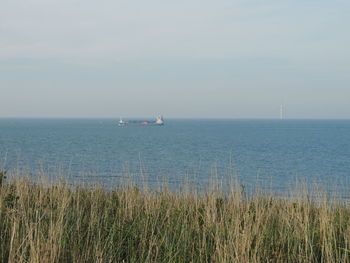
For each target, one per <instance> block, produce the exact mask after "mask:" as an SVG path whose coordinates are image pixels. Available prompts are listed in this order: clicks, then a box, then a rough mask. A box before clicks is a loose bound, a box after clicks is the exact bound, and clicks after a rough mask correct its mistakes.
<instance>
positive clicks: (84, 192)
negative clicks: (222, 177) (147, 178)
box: [0, 174, 350, 263]
mask: <svg viewBox="0 0 350 263" xmlns="http://www.w3.org/2000/svg"><path fill="white" fill-rule="evenodd" d="M3 176H4V174H3ZM0 182H1V183H0V262H16V263H17V262H41V263H45V262H50V263H51V262H84V263H85V262H350V209H349V208H350V207H349V206H347V205H346V204H342V203H339V202H333V201H330V200H329V199H328V198H326V196H324V197H325V198H321V199H318V200H317V201H313V200H311V199H310V198H309V197H308V193H306V192H304V191H301V192H300V193H298V194H295V195H294V197H293V198H282V197H274V196H273V195H267V194H262V193H261V194H257V195H252V196H249V197H244V196H243V194H244V193H242V190H241V188H239V187H236V186H235V185H234V184H233V186H232V188H231V191H230V193H226V194H225V195H223V194H222V193H220V192H219V191H215V190H209V191H206V192H205V193H195V192H192V191H186V190H184V191H182V192H180V193H174V192H171V191H167V190H166V189H163V190H162V191H158V192H156V191H151V190H147V189H146V190H142V189H139V188H137V187H134V186H129V187H123V188H120V189H117V190H114V191H111V190H105V189H102V188H99V187H92V188H88V187H79V186H77V187H69V186H68V185H66V184H65V183H55V184H53V185H46V186H45V185H44V184H38V183H36V184H34V183H32V182H30V181H29V180H26V179H15V180H11V181H8V182H6V181H4V180H3V178H2V177H1V180H0ZM213 189H215V188H213Z"/></svg>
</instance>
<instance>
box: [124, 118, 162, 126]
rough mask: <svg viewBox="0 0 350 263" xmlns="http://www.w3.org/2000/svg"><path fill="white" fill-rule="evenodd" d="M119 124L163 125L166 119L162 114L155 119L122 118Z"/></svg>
mask: <svg viewBox="0 0 350 263" xmlns="http://www.w3.org/2000/svg"><path fill="white" fill-rule="evenodd" d="M118 125H119V126H162V125H164V119H163V116H162V115H159V116H157V117H156V119H155V120H151V121H149V120H127V121H124V120H123V119H122V118H120V120H119V122H118Z"/></svg>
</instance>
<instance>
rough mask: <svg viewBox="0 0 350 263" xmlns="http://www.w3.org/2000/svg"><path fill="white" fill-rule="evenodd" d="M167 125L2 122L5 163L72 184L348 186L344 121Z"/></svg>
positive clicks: (349, 133) (0, 152)
mask: <svg viewBox="0 0 350 263" xmlns="http://www.w3.org/2000/svg"><path fill="white" fill-rule="evenodd" d="M166 121H167V122H166V125H165V126H164V127H118V126H117V125H116V123H117V120H112V119H0V157H1V159H2V160H4V161H3V164H2V166H3V167H5V168H7V169H11V168H14V167H18V166H20V167H27V168H28V169H30V170H32V171H37V169H38V168H39V167H40V166H41V167H42V168H44V169H45V170H47V171H50V170H55V169H58V167H60V168H62V169H63V170H65V169H67V170H70V171H71V173H72V178H74V179H75V180H78V181H79V180H95V181H98V182H100V183H105V184H112V182H113V180H114V179H115V178H123V177H125V176H128V175H130V174H133V175H136V176H140V174H142V177H143V178H147V180H148V181H149V182H152V181H158V180H160V179H164V178H165V179H166V180H167V181H168V182H169V183H170V184H172V185H173V186H175V187H176V185H177V184H179V183H181V182H183V181H184V180H188V178H192V179H193V180H194V181H195V182H196V183H198V185H205V184H206V183H207V182H208V180H210V179H211V178H213V177H219V178H227V177H229V176H233V175H234V176H238V177H239V180H240V181H241V182H242V183H244V184H256V183H257V182H258V181H259V182H262V183H263V184H265V185H269V187H271V188H272V189H285V188H286V187H287V186H288V184H290V183H293V182H294V181H295V180H296V178H298V179H304V180H306V181H309V182H311V181H317V182H321V184H322V185H324V186H328V185H330V184H332V185H334V184H337V185H339V186H342V187H343V189H345V188H344V187H347V185H348V178H349V176H350V121H349V120H283V121H280V120H175V119H174V120H166ZM33 174H34V175H33V176H35V172H34V173H33ZM83 174H84V176H83V177H82V175H83ZM90 175H91V177H90ZM144 180H145V179H144Z"/></svg>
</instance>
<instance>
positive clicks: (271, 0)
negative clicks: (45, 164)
mask: <svg viewBox="0 0 350 263" xmlns="http://www.w3.org/2000/svg"><path fill="white" fill-rule="evenodd" d="M349 12H350V1H349V0H332V1H329V0H327V1H326V0H283V1H281V0H215V1H213V0H210V1H209V0H176V1H168V0H148V1H139V0H99V1H92V0H0V100H1V101H0V117H6V118H7V117H40V118H41V117H42V118H50V117H74V118H75V117H84V118H119V117H120V116H122V117H152V116H155V115H158V114H163V115H164V116H165V117H166V118H167V117H168V118H278V117H279V110H280V105H281V104H283V105H284V107H285V115H286V118H307V119H308V118H324V119H330V118H341V119H343V118H345V119H349V118H350V103H349V102H350V99H349V98H350V85H349V83H350V50H349V47H350V33H349V32H350V31H349V30H350V29H349V28H350V16H349Z"/></svg>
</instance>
